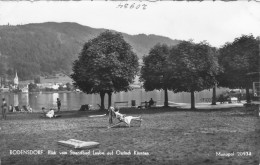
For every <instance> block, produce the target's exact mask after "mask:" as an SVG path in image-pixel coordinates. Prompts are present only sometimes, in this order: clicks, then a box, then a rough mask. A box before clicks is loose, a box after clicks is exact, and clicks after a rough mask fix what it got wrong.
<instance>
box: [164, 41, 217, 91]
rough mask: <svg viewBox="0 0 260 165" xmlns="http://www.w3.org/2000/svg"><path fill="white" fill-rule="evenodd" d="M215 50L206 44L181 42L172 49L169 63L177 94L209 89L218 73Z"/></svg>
mask: <svg viewBox="0 0 260 165" xmlns="http://www.w3.org/2000/svg"><path fill="white" fill-rule="evenodd" d="M216 54H217V50H216V49H214V48H212V47H210V45H209V44H208V43H206V42H201V43H198V44H195V43H193V42H191V41H182V42H181V43H180V44H178V45H177V47H173V48H172V50H171V55H170V60H169V61H170V62H171V65H172V69H173V72H172V73H173V74H172V77H174V78H176V79H178V81H179V84H178V86H177V88H176V91H178V92H195V91H202V90H204V89H209V88H211V87H212V86H213V85H214V83H215V81H216V80H215V76H216V75H217V73H218V71H219V65H218V60H217V56H216Z"/></svg>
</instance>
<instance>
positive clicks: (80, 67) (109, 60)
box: [71, 31, 138, 109]
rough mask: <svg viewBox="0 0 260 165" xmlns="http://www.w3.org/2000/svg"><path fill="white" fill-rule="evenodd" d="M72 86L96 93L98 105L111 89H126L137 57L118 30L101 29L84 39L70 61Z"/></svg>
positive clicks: (132, 75)
mask: <svg viewBox="0 0 260 165" xmlns="http://www.w3.org/2000/svg"><path fill="white" fill-rule="evenodd" d="M72 70H73V74H72V75H71V77H72V79H73V80H74V83H73V84H74V86H76V87H78V88H79V89H80V90H82V91H83V92H85V93H88V94H93V93H99V94H100V98H101V109H104V96H105V94H106V93H107V94H108V95H109V106H110V105H111V95H112V93H113V92H119V91H128V90H130V86H129V85H130V84H131V83H132V82H133V80H134V77H135V75H136V74H137V71H138V58H137V56H136V54H135V53H134V52H133V51H132V47H131V46H130V45H129V44H128V43H127V42H126V41H125V40H124V38H123V36H122V35H121V34H120V33H112V32H111V31H105V32H103V33H101V34H100V35H99V36H98V37H96V38H94V39H92V40H90V41H88V42H87V43H85V45H84V47H83V49H82V51H81V53H80V55H79V57H78V59H77V60H75V61H74V63H73V68H72Z"/></svg>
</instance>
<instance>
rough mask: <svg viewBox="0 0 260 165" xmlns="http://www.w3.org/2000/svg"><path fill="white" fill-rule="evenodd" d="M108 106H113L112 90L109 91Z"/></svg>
mask: <svg viewBox="0 0 260 165" xmlns="http://www.w3.org/2000/svg"><path fill="white" fill-rule="evenodd" d="M107 95H108V107H111V101H112V92H108V93H107Z"/></svg>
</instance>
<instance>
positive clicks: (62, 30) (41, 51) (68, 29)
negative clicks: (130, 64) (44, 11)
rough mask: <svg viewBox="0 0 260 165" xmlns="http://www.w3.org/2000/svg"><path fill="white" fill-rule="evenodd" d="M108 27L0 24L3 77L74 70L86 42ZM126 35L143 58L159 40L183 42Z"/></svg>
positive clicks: (1, 73)
mask: <svg viewBox="0 0 260 165" xmlns="http://www.w3.org/2000/svg"><path fill="white" fill-rule="evenodd" d="M106 30H108V29H97V28H91V27H88V26H83V25H80V24H77V23H70V22H63V23H56V22H46V23H37V24H26V25H16V26H10V25H3V26H0V77H1V75H7V76H13V75H14V74H15V72H17V73H18V76H19V78H21V79H22V80H26V79H32V78H34V77H36V76H40V75H41V76H45V75H50V74H54V73H57V72H65V73H71V67H72V63H73V61H74V60H75V59H77V57H78V55H79V53H80V51H81V49H82V47H83V45H84V43H85V42H87V41H88V40H90V39H92V38H94V37H96V36H98V35H99V34H100V33H101V32H104V31H106ZM122 35H123V37H124V39H125V40H126V42H128V43H129V44H130V45H131V46H132V47H133V51H134V52H135V53H136V54H137V56H138V57H139V59H141V58H142V56H143V55H147V54H148V53H149V50H150V49H151V48H152V47H153V46H154V45H155V44H157V43H165V44H167V45H176V44H178V43H179V41H178V40H173V39H170V38H168V37H163V36H158V35H153V34H152V35H146V34H138V35H129V34H126V33H122Z"/></svg>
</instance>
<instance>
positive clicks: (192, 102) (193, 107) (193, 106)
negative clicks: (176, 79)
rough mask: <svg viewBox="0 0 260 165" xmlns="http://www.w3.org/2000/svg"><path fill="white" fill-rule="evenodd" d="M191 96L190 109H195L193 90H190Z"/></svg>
mask: <svg viewBox="0 0 260 165" xmlns="http://www.w3.org/2000/svg"><path fill="white" fill-rule="evenodd" d="M190 96H191V109H195V96H194V91H191V92H190Z"/></svg>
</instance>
